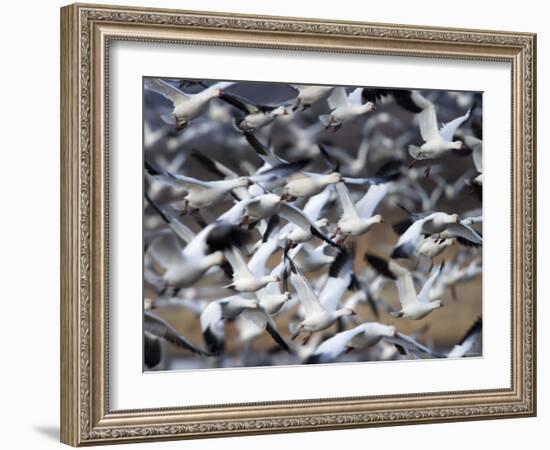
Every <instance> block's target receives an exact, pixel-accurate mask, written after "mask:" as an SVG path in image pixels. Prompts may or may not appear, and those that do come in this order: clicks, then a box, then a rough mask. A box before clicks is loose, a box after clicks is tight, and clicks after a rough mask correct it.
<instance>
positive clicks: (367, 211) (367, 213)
mask: <svg viewBox="0 0 550 450" xmlns="http://www.w3.org/2000/svg"><path fill="white" fill-rule="evenodd" d="M389 187H390V184H389V183H382V184H374V185H371V187H370V188H369V190H368V191H367V193H366V194H365V195H364V196H363V197H362V198H361V199H360V200H359V201H358V202H357V203H356V204H355V210H356V211H357V214H359V216H361V217H362V218H363V219H368V218H370V217H372V213H373V212H374V210H375V209H376V208H377V207H378V204H379V203H380V202H381V201H382V199H383V198H384V197H385V196H386V194H387V193H388V190H389Z"/></svg>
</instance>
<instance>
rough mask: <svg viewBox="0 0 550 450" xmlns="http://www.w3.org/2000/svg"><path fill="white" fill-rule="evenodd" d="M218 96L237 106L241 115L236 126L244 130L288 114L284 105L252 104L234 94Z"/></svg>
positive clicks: (256, 127) (249, 130)
mask: <svg viewBox="0 0 550 450" xmlns="http://www.w3.org/2000/svg"><path fill="white" fill-rule="evenodd" d="M220 98H221V99H222V100H224V101H226V102H227V103H229V104H231V105H233V106H235V107H236V108H238V109H239V110H240V111H241V113H242V116H241V117H239V118H238V119H237V121H236V125H237V127H238V128H239V129H240V130H241V131H244V132H252V131H254V130H257V129H258V128H261V127H265V126H266V125H269V124H270V123H272V122H273V121H274V120H275V119H276V118H277V117H279V116H286V115H288V111H287V109H286V107H285V106H284V105H277V106H269V105H254V104H252V103H251V102H249V101H246V100H244V99H242V98H239V97H237V96H236V95H229V94H222V95H221V96H220Z"/></svg>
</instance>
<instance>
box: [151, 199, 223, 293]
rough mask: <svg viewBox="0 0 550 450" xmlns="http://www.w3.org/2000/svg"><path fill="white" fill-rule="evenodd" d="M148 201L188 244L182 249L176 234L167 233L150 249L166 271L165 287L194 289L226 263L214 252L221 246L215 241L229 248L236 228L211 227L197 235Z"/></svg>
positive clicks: (218, 252) (154, 242)
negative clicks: (208, 272) (213, 270)
mask: <svg viewBox="0 0 550 450" xmlns="http://www.w3.org/2000/svg"><path fill="white" fill-rule="evenodd" d="M146 198H147V200H148V201H149V203H150V205H151V206H152V207H153V209H154V210H155V211H156V212H157V213H158V214H159V215H160V217H161V218H162V219H163V220H164V221H165V222H166V224H167V225H168V226H169V227H170V228H171V229H172V231H173V232H174V233H175V234H176V235H177V236H178V237H179V238H180V239H181V240H182V241H184V242H187V245H186V246H185V248H182V245H181V243H180V241H178V240H177V239H176V237H175V236H174V235H173V234H169V235H166V234H164V235H160V236H159V237H158V238H157V239H155V240H154V241H153V242H152V243H151V245H150V246H149V247H148V248H147V254H149V255H150V256H152V257H153V259H154V260H155V261H157V262H158V263H159V264H160V265H161V266H163V268H164V269H165V272H164V273H163V275H162V276H161V280H162V282H163V284H164V285H165V287H173V288H176V289H181V288H183V287H187V286H190V285H191V284H193V283H195V282H196V281H197V280H199V279H200V278H201V277H202V276H203V275H204V274H205V273H206V271H207V270H208V269H210V268H211V267H213V266H217V265H220V264H222V263H223V262H224V256H223V253H222V252H220V251H217V250H215V249H214V247H216V246H217V244H215V243H214V242H213V240H214V239H216V240H218V239H219V241H222V242H224V243H225V244H226V245H228V243H232V242H231V241H232V239H233V238H232V234H233V231H232V227H229V226H226V225H221V224H217V223H216V224H211V225H208V226H206V227H205V228H203V229H202V230H201V231H200V232H199V233H198V234H196V235H195V233H194V232H193V231H192V230H190V229H189V228H188V227H187V226H186V225H184V224H183V223H182V222H181V221H179V220H178V219H177V217H176V216H175V215H174V214H173V213H172V212H171V211H169V210H168V209H165V208H161V207H160V206H159V205H158V204H157V203H155V202H154V201H152V200H151V199H150V198H149V197H148V196H146ZM149 275H151V274H149ZM159 281H160V280H159Z"/></svg>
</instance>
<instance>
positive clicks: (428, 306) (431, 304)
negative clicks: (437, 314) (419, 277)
mask: <svg viewBox="0 0 550 450" xmlns="http://www.w3.org/2000/svg"><path fill="white" fill-rule="evenodd" d="M367 260H368V261H369V263H370V264H371V265H372V266H373V267H374V268H375V269H376V270H378V271H379V272H380V273H381V274H382V275H385V276H387V277H388V278H391V279H393V280H395V282H396V285H397V291H398V294H399V302H400V303H401V310H400V311H398V312H394V313H391V314H392V316H394V317H403V318H405V319H413V320H419V319H423V318H424V317H426V316H427V315H428V314H430V313H431V312H432V311H433V310H434V309H437V308H441V307H442V306H443V303H442V302H441V300H439V299H438V300H434V301H431V300H430V291H431V289H432V286H433V284H434V281H435V279H436V278H437V277H438V276H439V274H440V272H441V269H442V265H441V266H439V267H438V268H437V269H434V270H433V271H432V274H431V275H430V277H429V278H428V279H427V281H426V282H425V283H424V286H422V289H421V291H420V292H419V293H418V294H417V293H416V289H415V287H414V282H413V277H412V274H411V272H409V271H408V270H407V269H405V268H404V267H402V266H400V265H399V264H397V263H396V262H395V261H392V260H390V261H387V260H385V259H382V258H379V257H377V256H374V255H367Z"/></svg>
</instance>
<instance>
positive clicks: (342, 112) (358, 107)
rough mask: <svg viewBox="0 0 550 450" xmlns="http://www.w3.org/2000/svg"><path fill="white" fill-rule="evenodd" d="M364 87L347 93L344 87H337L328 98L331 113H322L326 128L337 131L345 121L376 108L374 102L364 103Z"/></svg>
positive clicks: (321, 119) (321, 117)
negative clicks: (362, 93) (362, 97)
mask: <svg viewBox="0 0 550 450" xmlns="http://www.w3.org/2000/svg"><path fill="white" fill-rule="evenodd" d="M361 92H362V88H357V89H355V90H354V91H353V92H352V93H351V94H349V95H348V94H347V93H346V89H345V88H343V87H336V88H334V89H333V91H332V93H331V94H330V96H329V98H328V105H329V106H330V108H331V110H332V111H331V112H330V114H322V115H320V116H319V120H320V121H321V123H322V124H323V125H324V126H325V128H326V129H330V130H332V131H337V130H338V129H339V128H340V127H341V126H342V125H343V124H344V122H347V121H349V120H351V119H354V118H355V117H358V116H360V115H362V114H366V113H368V112H369V111H372V110H374V109H375V107H374V103H372V102H366V103H364V104H363V102H362V99H361Z"/></svg>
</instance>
